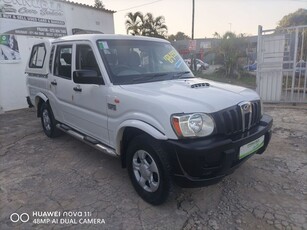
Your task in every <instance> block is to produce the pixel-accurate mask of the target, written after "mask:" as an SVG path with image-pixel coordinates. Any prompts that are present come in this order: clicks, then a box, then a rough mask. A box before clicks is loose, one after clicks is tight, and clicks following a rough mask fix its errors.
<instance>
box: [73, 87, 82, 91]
mask: <svg viewBox="0 0 307 230" xmlns="http://www.w3.org/2000/svg"><path fill="white" fill-rule="evenodd" d="M73 89H74V90H75V91H76V92H82V89H81V88H80V86H76V87H74V88H73Z"/></svg>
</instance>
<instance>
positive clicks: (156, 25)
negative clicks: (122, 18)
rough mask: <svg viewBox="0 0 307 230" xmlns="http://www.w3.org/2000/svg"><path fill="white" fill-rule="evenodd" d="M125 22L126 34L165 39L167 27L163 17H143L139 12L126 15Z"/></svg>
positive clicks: (148, 14) (146, 15) (150, 15)
mask: <svg viewBox="0 0 307 230" xmlns="http://www.w3.org/2000/svg"><path fill="white" fill-rule="evenodd" d="M126 17H127V18H128V19H127V20H126V22H125V25H126V30H127V34H129V33H130V34H131V35H143V36H149V37H158V38H165V37H166V34H167V26H166V25H165V18H164V17H163V16H158V17H156V18H155V17H154V16H153V14H151V13H147V14H145V15H143V14H142V13H141V12H136V13H131V12H130V13H128V14H127V15H126Z"/></svg>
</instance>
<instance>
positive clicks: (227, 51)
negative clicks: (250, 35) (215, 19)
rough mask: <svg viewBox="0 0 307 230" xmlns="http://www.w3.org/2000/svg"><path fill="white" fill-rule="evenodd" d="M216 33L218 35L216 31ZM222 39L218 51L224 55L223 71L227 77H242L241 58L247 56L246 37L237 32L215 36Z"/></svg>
mask: <svg viewBox="0 0 307 230" xmlns="http://www.w3.org/2000/svg"><path fill="white" fill-rule="evenodd" d="M216 35H218V34H217V33H216ZM215 37H217V38H218V39H220V46H219V48H218V53H219V54H221V55H222V56H223V59H224V63H223V64H224V66H223V69H222V70H223V72H224V74H225V76H226V77H234V76H237V77H238V78H239V77H240V74H239V70H240V66H239V59H240V58H242V57H245V56H246V53H245V47H246V41H245V38H244V37H243V36H242V35H240V36H237V35H236V34H235V33H232V32H226V33H225V34H224V35H223V36H222V37H220V35H218V36H215Z"/></svg>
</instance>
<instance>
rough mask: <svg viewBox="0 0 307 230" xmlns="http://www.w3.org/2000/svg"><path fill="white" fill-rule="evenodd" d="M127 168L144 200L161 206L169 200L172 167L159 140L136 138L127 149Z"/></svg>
mask: <svg viewBox="0 0 307 230" xmlns="http://www.w3.org/2000/svg"><path fill="white" fill-rule="evenodd" d="M127 168H128V173H129V176H130V179H131V182H132V184H133V186H134V188H135V190H136V192H137V193H138V194H139V195H140V196H141V197H142V198H143V200H145V201H146V202H148V203H150V204H153V205H159V204H162V203H163V202H164V201H165V200H166V199H167V197H168V195H169V192H170V187H171V179H170V165H169V161H168V158H167V155H166V153H165V152H164V150H163V149H162V148H161V146H160V144H159V143H158V141H157V140H155V139H153V138H151V137H149V136H147V135H140V136H137V137H135V138H134V139H133V140H132V141H131V143H130V144H129V146H128V149H127Z"/></svg>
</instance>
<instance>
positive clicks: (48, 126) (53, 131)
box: [40, 102, 61, 137]
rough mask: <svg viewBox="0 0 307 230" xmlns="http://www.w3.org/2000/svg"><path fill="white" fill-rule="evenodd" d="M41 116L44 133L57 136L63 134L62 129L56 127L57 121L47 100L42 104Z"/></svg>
mask: <svg viewBox="0 0 307 230" xmlns="http://www.w3.org/2000/svg"><path fill="white" fill-rule="evenodd" d="M40 117H41V122H42V126H43V130H44V133H45V134H46V135H47V136H48V137H57V136H59V135H60V134H61V130H59V129H57V127H56V124H57V121H56V120H55V119H54V116H53V113H52V110H51V108H50V106H49V105H48V104H47V103H46V102H44V103H43V104H42V106H41V112H40Z"/></svg>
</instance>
